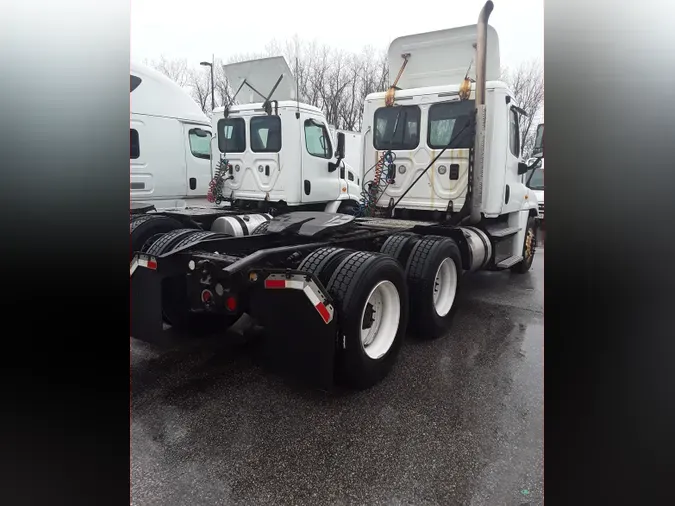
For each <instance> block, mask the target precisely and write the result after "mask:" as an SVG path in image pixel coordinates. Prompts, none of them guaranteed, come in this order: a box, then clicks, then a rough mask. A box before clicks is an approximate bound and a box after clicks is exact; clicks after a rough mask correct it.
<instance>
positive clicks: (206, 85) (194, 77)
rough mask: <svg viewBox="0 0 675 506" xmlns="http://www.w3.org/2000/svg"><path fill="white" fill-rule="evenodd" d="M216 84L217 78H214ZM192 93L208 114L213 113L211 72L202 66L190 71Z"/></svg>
mask: <svg viewBox="0 0 675 506" xmlns="http://www.w3.org/2000/svg"><path fill="white" fill-rule="evenodd" d="M214 86H215V79H214ZM189 89H190V95H192V98H194V100H195V102H197V103H198V104H199V107H201V108H202V111H203V112H204V114H206V115H207V116H210V115H211V104H210V102H211V100H210V99H211V74H210V73H209V72H206V71H204V70H203V69H201V68H194V69H192V70H191V71H190V79H189Z"/></svg>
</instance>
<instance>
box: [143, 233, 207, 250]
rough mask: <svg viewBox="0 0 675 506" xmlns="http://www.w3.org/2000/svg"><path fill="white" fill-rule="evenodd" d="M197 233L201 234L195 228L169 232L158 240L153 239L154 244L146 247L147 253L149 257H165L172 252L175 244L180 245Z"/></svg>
mask: <svg viewBox="0 0 675 506" xmlns="http://www.w3.org/2000/svg"><path fill="white" fill-rule="evenodd" d="M195 232H199V230H195V229H194V228H179V229H176V230H172V231H171V232H167V233H166V234H163V235H161V236H159V237H158V238H154V237H153V238H152V240H153V242H152V244H150V246H146V248H145V252H146V253H147V254H148V255H163V254H164V253H167V252H169V251H171V250H172V249H173V246H174V244H177V243H179V242H180V241H182V240H183V239H184V238H186V237H187V236H190V235H192V234H194V233H195Z"/></svg>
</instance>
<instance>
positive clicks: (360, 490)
mask: <svg viewBox="0 0 675 506" xmlns="http://www.w3.org/2000/svg"><path fill="white" fill-rule="evenodd" d="M543 256H544V255H543V249H540V250H538V252H537V256H536V257H535V263H534V265H533V269H532V271H531V272H530V273H529V274H526V275H513V274H510V273H479V274H476V275H473V276H467V277H466V278H465V284H464V286H463V293H462V295H461V296H460V304H461V307H460V308H459V310H458V312H457V315H456V317H455V321H454V324H453V328H452V331H451V332H450V334H449V335H448V336H447V337H445V338H442V339H439V340H435V341H427V342H423V341H416V340H414V339H408V340H407V341H406V343H405V345H404V347H403V350H402V353H401V356H400V360H399V362H398V363H397V365H396V367H395V369H394V370H393V371H392V373H391V374H390V375H389V376H388V377H387V378H386V379H385V380H384V382H383V383H382V384H380V385H378V386H376V387H375V388H373V389H371V390H368V391H366V392H357V393H353V392H344V391H336V392H333V393H322V392H316V391H312V390H308V389H304V388H302V387H299V386H298V385H294V384H291V383H290V382H288V381H286V380H284V379H282V378H280V377H277V376H275V375H273V374H271V373H268V372H266V371H265V370H263V369H261V368H260V367H258V366H256V365H255V364H254V362H253V361H252V360H251V358H250V356H249V354H248V353H247V350H246V349H245V347H242V346H230V345H227V344H224V343H220V342H217V341H209V342H207V343H195V345H194V346H190V345H185V346H182V347H180V348H177V349H174V350H169V351H159V350H157V349H153V348H151V347H149V346H147V345H144V344H143V343H140V342H136V341H134V342H133V343H132V394H133V408H132V499H133V504H135V505H149V504H158V505H160V504H161V505H167V504H172V505H173V504H180V505H183V504H185V505H201V504H208V505H216V504H247V505H250V504H256V505H258V504H260V505H263V504H270V505H271V504H275V505H277V504H311V505H320V504H345V505H346V504H358V505H361V504H386V505H391V504H415V505H418V504H419V505H427V504H428V505H432V504H433V505H448V504H470V505H494V504H499V505H502V504H508V505H510V504H514V505H521V504H531V505H535V504H543V351H544V337H543V283H544V275H543Z"/></svg>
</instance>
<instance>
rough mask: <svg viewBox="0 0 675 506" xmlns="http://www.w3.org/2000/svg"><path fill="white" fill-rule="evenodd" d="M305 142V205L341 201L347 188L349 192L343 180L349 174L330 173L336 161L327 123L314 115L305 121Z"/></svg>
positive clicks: (303, 127) (302, 135)
mask: <svg viewBox="0 0 675 506" xmlns="http://www.w3.org/2000/svg"><path fill="white" fill-rule="evenodd" d="M301 140H302V142H301V144H302V145H301V147H300V150H301V153H302V155H301V158H302V202H303V203H310V202H329V201H331V200H337V199H338V197H339V196H340V193H341V192H342V189H343V188H344V190H345V191H344V193H346V192H347V187H346V184H344V183H343V182H342V181H341V176H342V177H346V175H345V174H344V170H342V169H337V170H335V171H333V172H329V162H335V161H336V160H335V159H334V158H333V146H332V143H331V139H330V134H329V131H328V127H327V125H326V123H325V122H324V121H323V120H321V119H318V118H316V117H312V116H305V117H304V118H302V134H301ZM341 172H343V173H342V174H341Z"/></svg>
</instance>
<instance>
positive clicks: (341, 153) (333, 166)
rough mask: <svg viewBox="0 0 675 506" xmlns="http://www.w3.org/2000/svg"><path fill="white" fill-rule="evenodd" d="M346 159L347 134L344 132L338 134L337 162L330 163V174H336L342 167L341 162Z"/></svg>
mask: <svg viewBox="0 0 675 506" xmlns="http://www.w3.org/2000/svg"><path fill="white" fill-rule="evenodd" d="M344 157H345V134H344V133H343V132H338V134H337V149H336V150H335V158H337V160H336V162H335V163H333V162H328V172H335V171H336V170H337V168H338V167H339V166H340V162H342V160H343V159H344Z"/></svg>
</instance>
